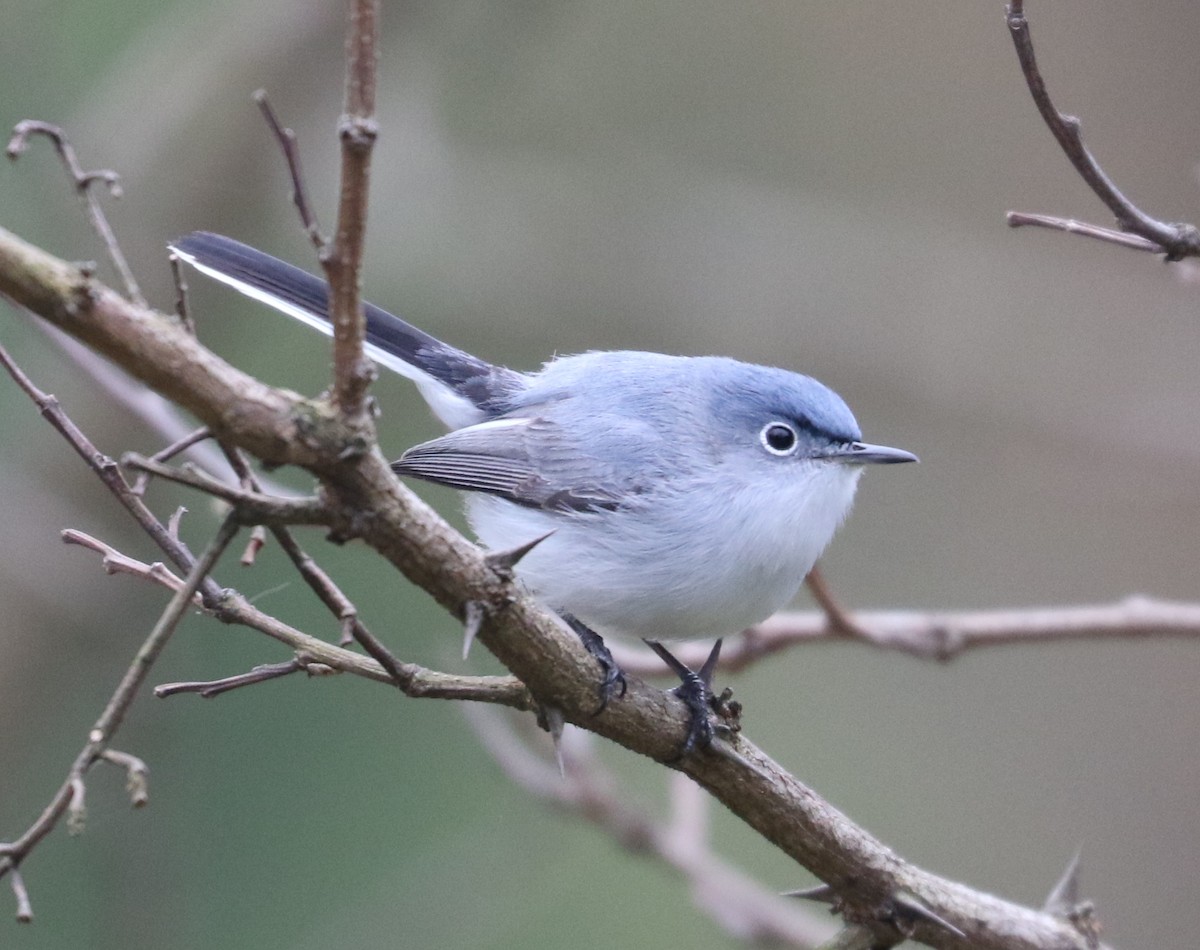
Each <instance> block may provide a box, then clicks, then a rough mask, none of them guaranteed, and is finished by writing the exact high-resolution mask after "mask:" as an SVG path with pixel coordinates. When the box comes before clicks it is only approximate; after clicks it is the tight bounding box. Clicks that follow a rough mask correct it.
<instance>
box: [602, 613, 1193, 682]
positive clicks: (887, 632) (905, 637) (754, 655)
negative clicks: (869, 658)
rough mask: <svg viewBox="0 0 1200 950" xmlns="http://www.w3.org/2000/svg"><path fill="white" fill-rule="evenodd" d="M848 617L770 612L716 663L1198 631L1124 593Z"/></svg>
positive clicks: (641, 671) (624, 650) (641, 663)
mask: <svg viewBox="0 0 1200 950" xmlns="http://www.w3.org/2000/svg"><path fill="white" fill-rule="evenodd" d="M851 619H852V620H853V623H854V627H855V629H856V631H857V632H856V633H854V634H847V633H845V632H843V631H841V630H838V629H837V628H835V627H832V626H831V625H830V623H829V620H828V618H827V616H826V615H825V614H823V613H799V612H785V613H780V614H776V615H775V616H774V617H770V618H768V619H767V620H764V621H763V622H762V623H760V624H757V625H756V626H754V627H751V628H750V629H748V630H745V631H743V633H742V635H741V636H740V637H730V638H727V639H726V640H725V645H724V647H723V648H722V651H721V666H720V668H721V669H722V670H725V671H726V672H729V671H732V670H740V669H744V668H745V667H747V666H750V665H751V664H753V663H756V662H758V661H759V660H761V659H763V658H764V657H767V656H771V655H772V654H775V653H779V652H781V651H783V650H787V649H790V648H791V647H794V646H797V645H799V644H803V643H814V642H827V641H829V640H838V641H842V642H857V643H862V644H864V645H866V646H871V647H876V648H878V649H881V650H895V651H898V652H900V653H907V654H909V655H910V656H915V657H918V658H919V659H925V660H937V661H939V662H946V661H949V660H952V659H955V658H956V657H958V656H959V655H960V654H962V653H965V652H967V651H968V650H978V649H983V648H985V647H999V646H1007V645H1010V644H1036V643H1052V642H1059V641H1062V640H1111V639H1118V640H1125V639H1137V638H1141V637H1200V604H1193V603H1183V602H1175V601H1168V600H1155V599H1153V598H1149V597H1142V596H1131V597H1126V598H1125V599H1124V600H1120V601H1117V602H1116V603H1113V604H1098V605H1081V606H1078V607H1037V608H1032V609H1025V610H971V611H961V612H945V613H942V612H936V611H927V612H925V611H915V610H864V611H858V612H855V613H854V614H853V615H852V616H851ZM708 648H709V647H708V645H707V644H704V643H699V642H693V643H684V644H680V645H679V648H678V649H677V650H676V651H675V654H676V656H677V657H678V658H679V659H680V660H681V661H682V662H684V663H685V664H688V665H691V666H697V665H699V664H700V663H702V662H703V661H704V658H705V657H706V656H707V655H708ZM613 655H614V656H615V657H616V658H617V660H618V662H620V664H621V667H622V669H624V670H626V671H627V672H633V673H637V674H638V675H639V676H646V675H656V674H660V673H661V672H662V664H661V663H660V662H659V661H658V660H657V659H656V658H655V657H654V656H653V654H651V653H650V652H649V651H648V650H636V649H633V648H631V647H627V646H622V645H620V644H615V645H614V646H613Z"/></svg>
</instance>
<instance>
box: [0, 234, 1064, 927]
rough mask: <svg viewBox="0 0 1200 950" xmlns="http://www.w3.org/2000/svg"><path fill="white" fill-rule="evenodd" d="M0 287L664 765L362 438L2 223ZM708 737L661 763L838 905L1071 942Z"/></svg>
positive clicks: (654, 717)
mask: <svg viewBox="0 0 1200 950" xmlns="http://www.w3.org/2000/svg"><path fill="white" fill-rule="evenodd" d="M0 293H3V294H5V295H7V296H9V297H11V298H13V299H14V300H15V301H16V302H18V303H19V304H21V305H22V306H26V307H29V308H30V309H32V310H34V311H35V312H36V313H38V314H39V315H41V316H43V317H44V318H45V319H48V320H50V321H52V322H54V323H56V324H57V325H59V326H60V327H63V328H64V329H66V330H67V331H68V332H71V333H73V334H75V335H77V336H79V337H80V338H82V339H85V340H87V341H89V342H91V343H92V344H93V345H94V346H96V347H97V348H99V349H101V350H102V351H103V352H105V354H106V355H107V356H108V357H109V358H110V359H112V360H114V361H115V362H117V363H119V364H120V365H122V366H124V367H125V368H126V369H128V370H130V371H132V372H134V373H135V374H137V375H139V376H140V377H141V378H143V379H144V380H145V381H146V382H147V383H149V384H150V385H152V386H154V387H156V388H158V389H160V391H162V392H164V393H165V394H167V395H170V396H172V397H176V396H177V398H178V399H179V400H180V402H181V403H182V404H183V405H185V406H186V407H187V408H189V410H190V411H192V412H193V413H194V414H195V415H196V416H197V417H198V418H199V419H201V420H202V421H203V422H204V423H205V424H207V425H209V426H210V427H211V428H212V429H213V431H214V433H215V434H217V435H218V437H220V438H222V439H224V440H227V441H229V442H230V443H231V444H234V445H238V446H240V447H242V448H246V449H248V450H250V451H253V452H255V453H258V454H260V455H261V456H265V457H266V458H267V459H268V460H269V461H272V462H294V463H297V464H301V465H303V466H304V467H306V468H308V469H309V471H311V472H313V474H315V475H317V476H318V478H320V479H321V481H322V483H323V486H324V490H325V496H326V499H327V503H328V505H329V509H330V512H331V522H332V525H333V528H334V530H335V531H336V532H337V533H338V535H339V536H341V537H346V538H350V537H359V538H361V539H363V540H364V541H366V542H367V543H368V544H369V545H370V546H372V547H373V548H375V549H376V550H377V551H378V552H379V553H381V554H382V555H383V556H384V557H385V558H387V560H389V561H390V562H391V563H392V564H393V565H394V566H395V567H397V568H398V569H399V570H400V571H401V572H402V573H404V574H405V575H406V576H408V577H409V578H410V579H411V580H413V581H414V582H415V583H417V584H419V585H420V586H422V587H423V588H425V589H426V590H427V591H428V592H429V593H430V594H431V595H432V596H433V597H434V598H435V599H436V600H437V601H438V603H440V604H441V605H442V606H443V607H445V608H446V609H447V610H449V611H450V612H451V613H453V614H454V615H455V616H456V617H458V618H459V619H460V620H461V619H463V617H464V614H465V605H466V604H467V603H468V602H471V601H474V602H476V603H478V604H481V605H483V608H484V614H485V616H484V619H483V622H482V624H481V625H480V630H479V634H478V639H479V640H480V642H482V643H483V644H484V645H485V646H486V647H487V648H488V649H489V650H490V651H491V652H492V653H493V654H495V655H496V656H497V657H498V658H499V659H500V661H501V662H502V663H503V664H504V665H505V666H506V667H507V668H508V669H509V670H511V671H512V672H513V673H514V674H515V675H516V676H517V677H518V678H519V679H520V680H521V681H522V682H524V683H525V684H526V685H527V686H528V687H529V690H530V692H531V693H532V695H533V696H534V697H536V699H537V700H538V701H539V702H541V703H543V704H545V705H549V706H553V707H555V708H557V709H559V710H561V711H562V712H563V715H564V717H565V718H566V720H567V721H569V722H572V723H574V724H576V725H580V726H582V727H583V728H585V729H588V730H590V731H594V732H597V733H598V734H600V735H602V736H605V737H606V738H609V739H611V740H613V741H615V742H617V743H619V744H621V745H623V746H624V747H625V748H627V749H630V750H631V751H634V752H637V753H639V754H641V755H646V756H649V757H650V758H653V759H656V760H657V761H659V762H662V763H668V762H673V760H674V758H675V755H676V751H677V750H678V748H679V746H680V744H681V742H682V741H683V738H684V735H685V733H686V730H687V716H686V713H685V711H684V709H683V706H682V703H680V702H679V701H678V700H676V699H675V698H674V697H672V696H670V695H669V694H665V693H662V692H661V691H659V690H657V689H653V688H651V687H649V686H647V685H646V684H644V683H642V682H641V681H640V680H637V679H636V678H632V677H631V678H630V681H629V689H628V692H627V694H626V696H625V698H624V699H623V700H622V701H621V702H618V703H613V704H610V706H609V707H608V709H607V711H606V712H605V713H604V714H603V715H600V716H594V715H593V713H594V708H595V668H594V664H593V661H592V660H591V658H590V657H589V656H588V655H587V654H586V653H585V652H584V651H583V650H582V648H581V647H580V645H579V643H578V641H577V640H576V639H575V638H574V637H572V636H571V635H569V634H568V633H567V632H566V631H565V630H563V629H562V627H561V625H560V624H559V622H558V621H557V619H556V618H554V617H553V616H551V615H550V614H549V613H548V612H547V611H546V610H545V609H544V608H542V607H541V606H540V605H538V604H537V603H535V602H534V601H532V600H531V599H530V598H529V597H527V596H526V595H524V594H523V593H522V592H521V591H520V589H519V588H517V587H515V586H514V585H513V584H512V583H511V581H510V580H507V579H505V578H503V577H499V576H497V574H496V572H495V571H494V570H493V569H492V568H491V567H490V566H489V565H488V563H487V562H486V560H485V558H484V556H483V554H482V553H481V552H480V551H479V549H478V548H476V547H475V546H474V545H472V544H470V543H469V542H467V541H466V540H465V539H464V538H462V537H461V536H460V535H458V534H457V533H456V532H454V531H453V530H452V529H451V528H450V527H449V526H448V525H447V524H446V523H445V522H444V521H443V520H442V519H441V518H439V517H438V516H437V515H436V514H435V513H434V512H432V511H431V510H430V509H429V508H428V507H427V506H425V505H423V504H422V503H421V502H419V501H418V500H417V499H416V498H415V496H413V495H412V494H411V493H410V492H408V491H407V490H406V489H404V488H403V486H401V485H400V484H399V483H398V482H397V481H396V479H395V478H394V477H393V476H392V474H391V472H390V469H389V467H388V464H387V461H386V460H385V459H384V458H383V457H382V455H380V453H379V452H378V451H377V450H376V449H374V448H371V449H369V450H368V451H366V452H364V453H363V454H352V455H350V456H348V455H347V454H346V453H345V452H344V449H345V446H346V439H347V437H348V436H349V437H350V438H351V439H352V438H353V433H352V432H350V430H348V428H347V427H346V426H345V425H344V424H342V423H341V422H340V421H339V419H338V418H337V417H336V414H330V413H328V412H325V411H322V409H321V405H320V404H319V403H313V402H307V401H305V400H302V399H300V398H299V397H297V396H295V395H294V394H291V393H286V392H283V391H280V390H275V389H271V388H270V387H267V386H265V385H263V384H262V383H259V382H258V381H256V380H253V379H251V378H249V377H248V376H246V375H245V374H243V373H241V372H240V371H238V370H235V369H234V368H232V367H230V366H229V365H228V364H226V363H224V362H223V361H221V360H219V359H218V358H217V357H215V356H214V355H213V354H211V353H210V352H208V351H207V350H206V349H205V348H204V347H202V346H200V345H199V344H198V343H197V342H196V341H195V340H194V339H192V338H191V337H190V336H188V335H187V334H186V331H184V330H183V328H182V327H180V326H179V325H178V324H177V322H175V321H171V320H169V319H167V318H164V317H162V316H161V315H159V314H155V313H153V312H150V311H147V310H144V309H142V308H138V307H135V306H133V305H131V304H129V303H128V302H126V301H123V300H122V299H121V298H120V297H119V296H118V295H116V294H114V293H112V292H111V291H110V290H108V289H107V288H104V287H103V286H101V285H98V284H96V283H94V282H92V281H89V280H86V279H84V278H83V277H82V276H81V275H80V274H79V272H78V270H77V269H75V268H72V267H71V266H70V265H68V264H67V263H65V262H63V261H60V260H57V259H56V258H53V257H52V256H50V255H48V254H46V253H45V252H43V251H40V250H38V249H36V248H33V247H32V246H30V245H28V244H26V243H25V242H22V241H20V240H19V239H17V238H15V237H14V236H13V235H11V234H9V233H7V232H5V231H3V230H0ZM234 407H236V410H235V408H234ZM289 437H290V438H289ZM318 642H319V641H318ZM325 648H326V649H336V648H331V647H329V645H325ZM719 745H720V743H719V742H718V743H715V744H714V746H715V747H714V748H712V749H710V750H708V751H705V752H702V753H699V754H696V755H694V756H691V757H689V758H687V759H685V760H683V761H681V762H673V767H675V768H677V769H679V770H680V771H684V772H686V773H687V774H688V775H690V776H691V777H692V778H693V779H695V780H696V781H697V782H698V783H699V784H700V785H702V786H703V787H705V788H706V789H708V790H709V791H710V792H711V793H712V794H713V795H714V796H715V797H716V798H718V799H719V800H720V801H722V802H723V803H724V804H726V805H727V806H728V807H729V808H730V809H731V810H732V811H733V812H734V813H735V814H736V815H738V816H739V817H740V818H741V819H742V820H743V821H745V822H746V823H747V824H748V825H750V826H751V827H752V828H754V829H755V830H756V831H757V832H758V833H759V834H761V835H762V836H763V837H764V838H766V839H767V840H768V841H770V842H771V843H773V844H774V845H776V846H777V847H779V848H780V849H781V850H783V851H784V852H785V853H786V854H788V855H790V856H791V857H792V858H794V859H795V860H796V861H798V862H799V863H800V864H801V865H803V866H805V867H807V868H809V869H810V870H812V871H813V872H814V873H815V874H816V875H817V876H818V877H820V878H821V879H822V880H824V881H827V882H829V883H830V884H831V885H832V886H833V887H834V889H835V890H836V891H837V893H838V894H839V897H840V898H841V900H842V902H843V906H844V908H845V911H846V913H847V914H849V915H851V916H852V917H854V916H861V917H863V918H865V919H875V917H876V916H877V914H878V913H879V911H880V909H881V908H886V907H891V906H893V898H894V897H895V895H897V894H899V893H904V894H907V895H912V896H913V897H914V898H915V899H916V900H917V901H919V902H920V903H921V904H922V905H923V906H925V907H927V908H929V909H930V910H931V911H932V912H933V913H934V914H936V916H937V917H939V918H941V919H943V920H946V921H948V922H950V923H951V924H952V925H954V926H955V927H958V928H959V929H960V930H962V931H963V932H964V933H966V934H967V935H968V937H969V939H970V941H971V945H972V946H973V947H977V948H981V950H1001V948H1004V950H1018V948H1020V950H1026V948H1028V950H1033V948H1046V947H1056V948H1066V947H1079V948H1082V947H1083V946H1084V941H1083V937H1082V936H1081V935H1080V934H1079V933H1077V932H1076V931H1075V930H1073V929H1072V928H1071V926H1070V925H1069V924H1068V923H1066V922H1064V921H1061V920H1058V919H1056V918H1055V917H1053V916H1052V915H1049V914H1046V913H1043V912H1039V911H1034V910H1030V909H1028V908H1023V907H1020V906H1017V905H1014V904H1010V903H1008V902H1005V901H1002V900H999V899H997V898H994V897H991V896H989V895H986V894H982V893H979V892H976V891H972V890H970V889H969V888H966V887H964V886H962V885H960V884H956V883H954V882H950V881H947V880H944V879H942V878H939V877H937V876H935V875H932V874H929V873H928V872H926V871H923V870H921V869H919V868H916V867H914V866H912V865H910V864H907V863H905V862H903V861H902V860H901V859H900V858H899V857H897V856H896V855H895V853H894V852H892V851H891V850H890V849H888V848H887V847H885V846H884V845H883V844H882V843H881V842H879V841H878V840H876V839H875V838H873V837H872V836H871V835H869V834H868V833H867V832H866V831H864V830H863V829H861V828H859V827H857V826H855V825H854V824H853V823H851V822H850V821H849V820H848V819H846V818H845V816H843V815H841V814H840V813H839V812H838V811H837V810H836V809H834V808H833V807H832V806H831V805H829V804H828V803H827V802H824V801H823V800H822V799H821V798H820V797H819V796H817V795H816V793H815V792H813V791H812V790H811V789H809V788H807V787H806V786H804V785H803V784H802V783H801V782H800V781H799V780H798V779H796V778H795V777H794V776H791V775H789V774H788V773H787V772H786V771H785V770H784V769H783V768H782V767H780V766H779V765H778V764H777V763H775V762H773V761H772V760H771V759H770V758H769V757H768V756H766V755H765V754H764V753H763V752H761V751H760V750H759V749H757V748H756V747H755V746H753V745H752V744H751V743H750V742H749V741H748V740H746V739H745V738H738V739H737V740H736V745H735V746H734V747H732V749H730V748H729V747H725V748H717V747H716V746H719ZM913 934H914V936H915V937H916V939H918V940H921V941H923V942H926V943H929V944H930V945H932V946H935V947H947V948H949V947H955V946H961V943H960V941H959V938H957V937H955V936H954V935H953V934H952V933H949V932H948V931H946V930H945V929H943V928H942V927H940V926H938V925H937V924H934V923H932V922H930V921H927V920H918V921H916V922H915V923H914V924H913Z"/></svg>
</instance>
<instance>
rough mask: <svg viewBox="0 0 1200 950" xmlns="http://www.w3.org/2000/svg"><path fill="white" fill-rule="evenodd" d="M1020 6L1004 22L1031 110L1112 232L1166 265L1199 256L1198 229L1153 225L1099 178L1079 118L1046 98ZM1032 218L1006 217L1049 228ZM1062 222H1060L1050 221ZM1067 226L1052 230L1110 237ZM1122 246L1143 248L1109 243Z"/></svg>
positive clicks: (1016, 0)
mask: <svg viewBox="0 0 1200 950" xmlns="http://www.w3.org/2000/svg"><path fill="white" fill-rule="evenodd" d="M1024 7H1025V3H1024V0H1011V2H1010V3H1009V5H1008V15H1007V23H1008V30H1009V33H1010V35H1011V36H1012V41H1013V45H1014V46H1015V47H1016V50H1017V59H1018V60H1019V61H1020V63H1021V72H1022V74H1023V75H1024V76H1025V83H1026V85H1028V86H1029V92H1030V94H1031V95H1032V96H1033V101H1034V104H1035V105H1036V106H1037V109H1038V112H1040V113H1041V116H1042V119H1043V121H1045V123H1046V125H1047V127H1048V128H1049V129H1050V132H1051V133H1052V134H1053V135H1054V138H1055V140H1056V141H1057V142H1058V145H1059V147H1060V148H1061V149H1062V150H1063V154H1064V155H1066V156H1067V159H1068V160H1069V161H1070V162H1071V164H1072V165H1073V166H1074V167H1075V171H1077V172H1078V173H1079V176H1080V177H1081V178H1082V179H1083V180H1084V181H1085V182H1086V183H1087V186H1088V187H1089V188H1091V189H1092V191H1093V193H1095V195H1096V197H1097V198H1099V199H1100V200H1101V201H1102V202H1104V204H1105V205H1106V206H1107V207H1108V209H1109V210H1110V211H1111V212H1112V213H1113V215H1114V216H1115V217H1116V219H1117V227H1118V228H1119V229H1120V231H1122V232H1130V233H1132V234H1135V235H1138V236H1140V237H1142V238H1144V239H1145V240H1146V241H1149V242H1151V243H1152V244H1153V245H1155V250H1157V251H1159V252H1161V253H1163V254H1166V256H1167V260H1169V261H1178V260H1182V259H1183V258H1185V257H1196V256H1200V229H1198V228H1196V226H1195V225H1192V224H1183V223H1180V224H1168V223H1167V222H1165V221H1159V220H1158V219H1156V218H1152V217H1151V216H1150V215H1148V214H1146V213H1145V212H1144V211H1142V210H1141V209H1140V208H1138V207H1137V205H1135V204H1134V203H1133V202H1132V201H1130V200H1129V199H1128V198H1126V197H1125V195H1124V194H1122V192H1121V190H1120V189H1119V188H1117V186H1116V184H1115V183H1114V182H1113V180H1112V179H1111V178H1109V177H1108V175H1107V174H1105V172H1104V169H1102V168H1101V167H1100V163H1099V162H1097V161H1096V159H1095V157H1094V156H1093V155H1092V153H1091V152H1090V151H1089V150H1088V148H1087V146H1086V145H1084V144H1083V133H1082V131H1081V128H1080V122H1079V119H1078V118H1076V117H1075V116H1071V115H1065V114H1063V113H1062V112H1059V111H1058V109H1057V108H1056V107H1055V105H1054V103H1053V102H1052V101H1051V99H1050V93H1049V92H1047V91H1046V83H1045V80H1044V79H1043V78H1042V74H1041V71H1040V70H1039V69H1038V64H1037V59H1036V57H1035V56H1034V53H1033V38H1032V36H1031V35H1030V31H1029V21H1028V20H1027V19H1026V18H1025V9H1024ZM1031 217H1034V216H1018V217H1017V219H1016V220H1014V219H1013V217H1012V215H1011V214H1010V216H1009V224H1010V225H1013V226H1014V227H1016V226H1019V225H1021V224H1038V225H1040V226H1043V227H1047V226H1054V225H1047V224H1046V223H1045V219H1043V220H1030V218H1031ZM1050 220H1059V221H1061V220H1063V219H1050ZM1072 225H1073V226H1070V227H1058V228H1057V229H1058V230H1062V231H1070V232H1074V233H1078V234H1087V236H1088V237H1093V238H1098V239H1100V240H1110V241H1111V240H1113V238H1112V237H1111V236H1110V235H1112V234H1113V232H1112V231H1110V230H1109V229H1107V228H1101V227H1096V226H1093V225H1078V224H1077V223H1072ZM1115 243H1119V244H1122V245H1124V246H1126V247H1130V246H1133V247H1136V248H1138V249H1139V250H1144V249H1145V248H1143V247H1141V246H1140V245H1136V244H1134V245H1130V244H1129V243H1127V242H1125V241H1115Z"/></svg>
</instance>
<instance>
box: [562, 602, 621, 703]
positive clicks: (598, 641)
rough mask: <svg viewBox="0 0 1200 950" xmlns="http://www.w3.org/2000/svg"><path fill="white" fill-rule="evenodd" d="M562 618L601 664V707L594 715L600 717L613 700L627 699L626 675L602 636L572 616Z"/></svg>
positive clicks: (567, 615) (566, 615)
mask: <svg viewBox="0 0 1200 950" xmlns="http://www.w3.org/2000/svg"><path fill="white" fill-rule="evenodd" d="M562 618H563V620H565V621H566V622H567V626H568V627H570V628H571V629H572V630H574V631H575V635H576V636H577V637H579V641H580V642H581V643H582V644H583V647H584V649H585V650H587V651H588V653H589V654H591V655H592V657H594V658H595V660H596V662H597V663H599V664H600V673H601V676H600V706H599V707H598V708H597V709H596V711H595V712H594V713H593V714H592V715H594V716H599V715H600V713H602V712H604V710H605V709H607V708H608V704H609V703H610V702H611V701H612V700H613V699H623V698H624V697H625V690H626V688H627V686H628V684H627V683H626V682H625V674H624V672H622V670H621V668H620V667H619V666H617V661H616V660H614V659H613V655H612V652H611V651H610V650H609V649H608V645H607V644H606V643H605V642H604V638H603V637H602V636H600V634H598V633H597V632H596V631H595V630H593V629H592V628H591V627H589V626H588V625H587V624H585V623H583V622H581V621H580V620H577V619H576V618H575V617H572V616H571V615H570V614H562Z"/></svg>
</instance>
